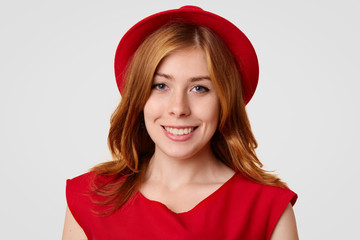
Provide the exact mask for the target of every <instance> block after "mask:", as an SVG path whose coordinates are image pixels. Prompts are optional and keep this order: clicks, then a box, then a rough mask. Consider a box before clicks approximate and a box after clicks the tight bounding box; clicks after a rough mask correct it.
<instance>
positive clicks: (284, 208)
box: [231, 174, 298, 239]
mask: <svg viewBox="0 0 360 240" xmlns="http://www.w3.org/2000/svg"><path fill="white" fill-rule="evenodd" d="M231 195H232V196H233V197H234V198H235V199H236V202H237V203H238V204H237V206H235V208H236V209H237V210H238V211H241V210H242V211H244V210H243V209H244V208H245V209H247V211H246V212H248V213H249V215H248V222H252V223H253V224H251V225H253V226H254V227H255V229H264V231H265V232H264V235H265V236H266V239H269V238H270V236H271V234H272V232H273V231H274V229H275V226H276V224H277V223H278V222H279V219H280V218H281V216H282V215H283V213H285V212H287V213H288V212H289V211H290V210H291V211H292V208H291V205H294V204H295V203H296V200H297V198H298V196H297V194H296V193H295V192H293V191H292V190H290V189H289V188H282V187H276V186H270V185H265V184H260V183H256V182H254V181H252V180H250V179H248V178H246V177H244V176H243V175H241V174H237V176H236V179H235V181H234V184H233V187H232V193H231ZM289 209H290V210H289Z"/></svg>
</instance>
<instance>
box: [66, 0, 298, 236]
mask: <svg viewBox="0 0 360 240" xmlns="http://www.w3.org/2000/svg"><path fill="white" fill-rule="evenodd" d="M115 73H116V80H117V83H118V87H119V90H120V92H121V93H122V100H121V102H120V104H119V106H118V108H117V109H116V110H115V112H114V114H113V116H112V119H111V127H110V131H109V137H108V142H109V147H110V150H111V152H112V154H113V158H114V160H113V161H110V162H106V163H103V164H100V165H98V166H96V167H94V168H93V169H92V171H90V172H89V173H86V174H84V175H81V176H79V177H76V178H74V179H72V180H68V182H67V189H66V194H67V202H68V209H67V213H66V220H65V227H64V233H63V239H297V230H296V223H295V217H294V214H293V210H292V205H293V204H295V201H296V198H297V196H296V194H295V193H293V192H292V191H291V190H289V189H288V188H287V186H286V184H285V183H283V182H282V181H281V180H280V179H279V178H277V177H276V176H274V175H271V174H269V173H268V172H266V171H265V170H263V169H262V168H261V167H262V165H261V162H260V161H259V160H258V159H257V157H256V154H255V148H256V146H257V143H256V141H255V138H254V136H253V134H252V132H251V128H250V124H249V121H248V118H247V115H246V111H245V105H246V103H247V102H249V100H250V99H251V97H252V95H253V93H254V91H255V88H256V85H257V81H258V63H257V58H256V54H255V51H254V49H253V47H252V45H251V43H250V42H249V40H248V39H247V38H246V37H245V35H244V34H243V33H242V32H241V31H240V30H239V29H237V28H236V27H235V26H234V25H233V24H231V23H230V22H228V21H227V20H225V19H223V18H221V17H219V16H217V15H215V14H212V13H210V12H206V11H203V10H202V9H200V8H197V7H193V6H186V7H183V8H180V9H175V10H169V11H165V12H161V13H157V14H155V15H152V16H150V17H148V18H146V19H144V20H142V21H140V22H139V23H137V24H136V25H135V26H134V27H132V28H131V29H130V30H129V31H128V32H127V33H126V34H125V36H124V37H123V38H122V40H121V41H120V43H119V46H118V49H117V52H116V56H115Z"/></svg>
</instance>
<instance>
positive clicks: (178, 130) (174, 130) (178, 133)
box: [163, 126, 196, 136]
mask: <svg viewBox="0 0 360 240" xmlns="http://www.w3.org/2000/svg"><path fill="white" fill-rule="evenodd" d="M163 128H164V129H165V131H167V132H168V133H171V134H173V135H176V136H183V135H187V134H189V133H191V132H193V131H194V130H195V129H196V127H187V128H172V127H167V126H163Z"/></svg>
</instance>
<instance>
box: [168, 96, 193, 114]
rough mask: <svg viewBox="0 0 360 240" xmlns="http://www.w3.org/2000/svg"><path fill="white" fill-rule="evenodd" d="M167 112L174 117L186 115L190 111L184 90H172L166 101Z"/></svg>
mask: <svg viewBox="0 0 360 240" xmlns="http://www.w3.org/2000/svg"><path fill="white" fill-rule="evenodd" d="M168 108H169V109H168V111H169V114H170V115H172V116H174V117H186V116H189V115H190V113H191V110H190V105H189V99H188V96H187V94H186V93H185V92H182V91H178V92H173V93H172V95H171V98H170V99H169V103H168Z"/></svg>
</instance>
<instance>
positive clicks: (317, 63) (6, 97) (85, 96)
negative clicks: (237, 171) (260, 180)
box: [0, 0, 360, 240]
mask: <svg viewBox="0 0 360 240" xmlns="http://www.w3.org/2000/svg"><path fill="white" fill-rule="evenodd" d="M124 2H126V3H124ZM186 4H193V5H199V6H201V7H202V8H203V9H205V10H209V11H212V12H214V13H217V14H219V15H221V16H223V17H225V18H227V19H229V20H230V21H232V22H233V23H234V24H236V25H237V26H238V27H239V28H240V29H242V30H243V31H244V32H245V33H246V35H247V36H248V37H249V38H250V40H251V41H252V43H253V45H254V47H255V49H256V51H257V53H258V57H259V62H260V72H261V73H260V81H259V85H258V89H257V91H256V93H255V96H254V98H253V100H252V101H251V102H250V103H249V104H248V112H249V116H250V120H251V123H252V127H253V131H254V133H255V136H256V137H257V140H258V142H259V148H258V154H259V157H260V158H261V160H262V161H263V163H264V165H265V167H266V169H269V170H275V171H276V173H278V174H279V175H280V176H281V177H282V178H283V179H284V180H285V181H286V182H288V184H289V185H290V187H291V188H292V189H293V190H294V191H295V192H297V193H298V194H299V200H298V202H297V204H296V205H295V208H294V209H295V213H296V217H297V221H298V229H299V235H300V238H301V239H355V238H356V237H358V235H359V234H358V229H359V227H360V224H359V223H360V220H359V216H360V207H359V202H360V197H359V187H358V183H359V180H358V176H357V174H358V173H359V170H360V169H359V160H360V157H359V151H358V149H357V148H358V147H359V134H360V131H359V125H358V124H359V122H360V115H359V103H360V97H359V94H358V92H359V87H360V86H359V80H360V79H359V56H360V47H359V43H360V35H359V29H360V28H359V23H360V17H359V12H360V7H359V3H358V1H355V0H354V1H350V0H345V1H332V0H323V1H321V0H308V1H306V0H303V1H289V0H273V1H268V0H259V1H254V0H249V1H225V0H221V1H205V0H204V1H155V0H152V1H145V0H143V1H137V0H131V1H120V0H118V1H95V0H86V1H75V0H73V1H70V0H62V1H49V0H48V1H45V0H44V1H40V0H34V1H25V0H22V1H16V0H15V1H1V3H0V34H1V37H0V43H1V44H0V67H1V70H0V110H1V112H0V114H1V117H0V161H1V162H0V163H1V165H0V184H1V197H0V220H1V224H0V228H1V230H0V239H44V240H45V239H46V240H48V239H60V237H61V233H62V226H63V221H64V212H65V207H66V202H65V192H64V191H65V180H66V179H67V178H72V177H74V176H76V175H79V174H81V173H84V172H85V171H86V170H87V169H89V168H90V167H92V166H93V165H95V164H97V163H99V162H102V161H105V160H109V159H110V154H109V152H108V149H107V132H108V128H109V118H110V115H111V113H112V111H113V110H114V108H115V107H116V105H117V103H118V101H119V100H120V95H119V93H118V91H117V88H116V84H115V79H114V75H113V58H114V53H115V49H116V46H117V44H118V42H119V40H120V38H121V36H122V35H123V34H124V33H125V31H126V30H127V29H128V28H130V27H131V26H132V25H133V24H135V23H136V22H137V21H139V20H140V19H142V18H144V17H146V16H148V15H151V14H153V13H155V12H158V11H162V10H167V9H172V8H178V7H180V6H182V5H186Z"/></svg>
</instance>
